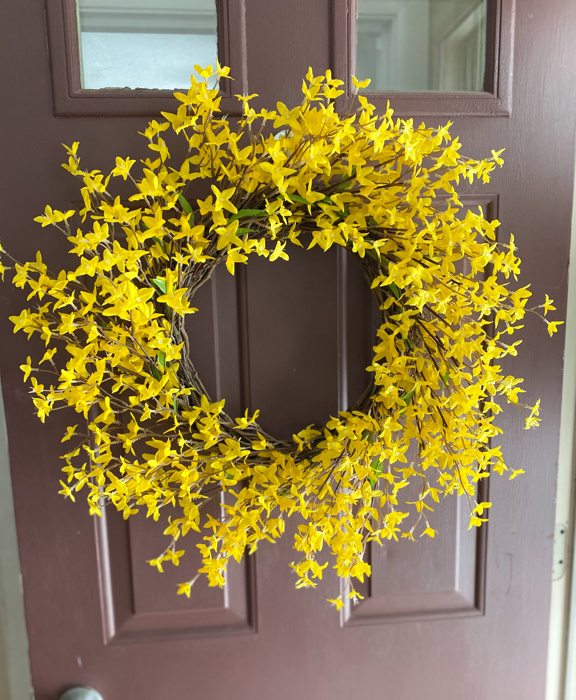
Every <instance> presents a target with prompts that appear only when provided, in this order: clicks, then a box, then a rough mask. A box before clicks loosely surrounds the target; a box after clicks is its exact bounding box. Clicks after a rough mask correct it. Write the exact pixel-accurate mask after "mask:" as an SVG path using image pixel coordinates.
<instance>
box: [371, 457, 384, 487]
mask: <svg viewBox="0 0 576 700" xmlns="http://www.w3.org/2000/svg"><path fill="white" fill-rule="evenodd" d="M370 466H371V467H372V469H374V477H370V486H374V484H375V483H376V482H377V481H378V479H379V478H380V474H382V470H383V469H384V462H383V461H380V460H379V459H378V458H376V459H373V460H372V463H371V464H370Z"/></svg>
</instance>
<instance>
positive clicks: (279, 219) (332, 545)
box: [0, 67, 559, 607]
mask: <svg viewBox="0 0 576 700" xmlns="http://www.w3.org/2000/svg"><path fill="white" fill-rule="evenodd" d="M196 68H197V70H199V71H200V75H201V76H202V80H199V81H197V80H195V79H194V78H192V81H191V88H190V90H189V91H188V92H187V93H176V94H175V97H176V99H177V100H179V102H180V103H181V105H180V106H179V108H178V109H177V111H176V112H175V113H174V114H163V116H164V117H165V121H163V122H161V123H158V122H156V121H152V122H151V123H150V124H149V126H148V128H147V129H146V131H145V132H144V135H145V136H146V138H147V139H148V140H149V148H150V150H151V151H152V157H151V158H149V159H147V160H145V161H143V171H142V174H141V175H140V176H134V175H133V174H132V172H133V166H134V165H135V160H132V159H130V158H120V157H119V158H117V159H116V167H115V168H114V169H113V170H112V172H111V173H110V175H106V176H105V175H103V174H102V173H101V172H100V171H98V170H92V171H88V170H83V169H82V168H81V167H80V158H79V156H78V153H77V148H78V144H77V143H74V144H73V146H71V147H67V148H66V150H67V153H68V156H69V159H68V162H67V163H65V164H64V166H63V167H64V168H66V170H68V171H70V173H71V174H72V175H74V176H75V177H77V178H79V179H80V181H81V182H82V188H81V194H82V198H83V201H84V207H83V208H82V209H81V210H80V211H79V212H76V211H74V210H70V211H65V212H63V211H58V210H53V209H51V208H50V207H46V210H45V213H44V214H43V215H42V216H39V217H38V218H36V221H38V222H40V223H41V224H42V226H48V225H52V226H55V227H56V228H57V229H59V230H60V231H61V232H62V233H63V234H64V235H65V236H66V238H67V240H68V242H69V245H70V250H71V253H72V254H73V255H75V256H77V258H78V260H79V262H78V265H77V267H74V266H72V269H69V270H61V271H59V272H58V273H56V274H54V273H51V272H50V271H49V270H48V269H47V267H46V265H45V264H44V262H43V261H42V256H41V254H40V253H38V254H37V257H36V260H35V261H33V262H26V263H24V264H19V263H17V262H16V261H14V266H13V269H14V271H15V274H14V278H13V283H14V284H15V285H16V286H17V287H21V288H28V289H29V290H30V293H29V295H28V299H29V300H30V299H34V300H35V301H36V302H37V304H36V306H35V308H34V309H24V310H23V311H22V313H21V314H20V315H19V316H16V317H12V320H13V322H14V324H15V331H18V330H22V331H24V332H25V333H27V334H28V337H30V336H32V335H33V334H35V333H37V334H39V335H40V337H41V338H42V340H43V341H44V342H45V344H46V352H45V353H44V355H43V357H41V358H40V361H39V362H34V363H32V360H31V358H30V357H28V359H27V361H26V362H25V363H24V364H23V365H22V370H23V371H24V378H25V380H29V381H30V382H31V393H32V396H33V402H34V405H35V407H36V410H37V413H38V416H39V417H40V419H41V420H42V421H44V419H45V417H46V416H48V414H49V413H50V412H51V410H53V409H54V408H55V407H57V406H62V405H68V406H71V407H73V408H74V409H75V411H76V412H77V413H79V414H80V415H81V416H82V417H83V418H84V419H86V421H85V422H81V421H78V423H77V424H75V425H70V426H69V427H68V429H67V432H66V435H65V436H64V438H63V441H68V440H72V441H74V443H73V446H72V448H71V450H70V451H69V452H68V453H67V454H65V455H64V456H63V459H64V460H65V463H66V466H65V467H64V472H65V474H66V477H65V481H62V482H61V484H62V487H63V488H62V491H61V493H62V494H64V495H66V496H69V497H70V498H74V494H75V493H76V492H78V491H80V490H81V489H83V488H86V489H87V490H88V503H89V506H90V512H91V513H93V514H98V515H100V514H101V508H102V506H103V505H104V504H111V505H113V506H114V507H115V508H117V509H118V510H119V511H121V512H122V513H123V514H124V516H125V517H129V516H130V515H132V514H134V513H137V512H138V510H139V509H140V508H144V509H146V512H147V515H148V516H151V517H153V518H154V519H155V520H157V519H158V518H159V516H160V511H161V510H162V509H169V508H173V507H174V506H179V508H178V509H176V508H174V509H173V511H172V516H173V517H171V518H170V519H169V526H168V528H167V529H166V530H165V534H166V535H168V536H169V537H170V542H169V545H168V547H167V548H166V550H165V551H164V552H163V553H162V554H160V555H159V556H158V557H156V558H154V559H152V560H151V562H150V563H151V564H152V565H155V566H157V567H158V568H159V569H160V570H161V569H162V564H163V563H164V562H166V561H171V562H173V563H175V564H177V563H178V560H179V558H180V557H181V556H182V555H183V554H184V551H183V550H179V549H178V540H179V538H180V537H181V536H183V535H185V534H186V533H187V532H188V531H189V530H190V529H192V530H196V531H198V532H205V533H206V532H207V534H206V536H205V537H204V538H203V542H202V543H201V544H199V545H198V547H199V548H200V551H201V553H202V567H201V568H200V569H199V573H205V574H206V575H207V577H208V580H209V582H210V584H211V585H222V584H223V583H224V576H225V571H226V566H227V563H228V561H229V559H230V557H233V558H234V559H236V560H240V559H241V558H242V556H243V555H244V553H245V551H246V550H248V551H249V552H253V551H254V550H255V549H256V547H257V546H258V543H259V542H260V541H261V540H270V541H274V540H276V539H278V538H279V537H280V536H281V535H282V533H283V532H284V527H285V519H286V517H287V516H290V515H292V514H294V513H297V514H299V515H300V516H301V519H302V524H300V525H299V527H298V530H297V534H296V537H295V545H294V546H295V549H296V550H298V552H300V554H301V559H300V560H299V561H298V562H297V563H294V564H292V567H293V569H294V571H295V572H296V575H297V584H296V585H297V586H310V585H315V581H314V579H315V578H321V577H322V571H323V569H324V568H325V567H326V566H327V564H326V563H323V564H322V563H320V562H319V561H318V557H319V555H320V554H321V552H322V551H323V550H324V549H325V548H328V549H329V550H330V551H331V552H332V554H333V555H334V556H335V558H336V561H335V568H336V571H337V573H338V575H339V576H340V577H342V578H343V579H344V580H345V581H347V582H348V587H347V588H346V587H344V589H343V590H344V593H342V594H341V595H340V596H339V597H337V598H334V599H333V601H332V602H334V603H335V604H336V605H337V606H338V607H340V606H341V605H342V603H343V597H344V596H350V597H352V598H353V599H354V600H356V599H357V597H358V594H357V593H356V592H355V590H354V588H353V586H352V583H351V579H352V578H356V579H360V580H363V577H364V576H369V575H370V566H369V564H368V563H367V562H366V561H364V558H363V555H364V552H365V549H366V545H367V543H368V542H370V541H375V542H381V541H382V540H383V539H391V538H394V539H397V538H398V536H399V535H401V536H402V537H407V538H410V539H414V537H415V535H418V536H419V535H422V534H425V535H429V536H431V537H434V534H435V531H434V530H433V528H432V526H431V524H430V523H429V520H428V513H430V512H431V511H432V510H433V506H432V504H433V503H434V502H437V501H438V500H439V497H440V495H445V494H457V495H464V496H465V497H466V498H467V499H468V500H469V502H470V512H471V520H470V524H471V526H473V525H479V524H480V523H482V522H484V521H485V520H486V518H485V517H482V516H483V515H485V510H486V509H487V508H488V507H489V506H490V503H487V502H477V500H476V489H477V482H478V481H479V480H481V479H484V478H485V477H487V476H488V475H489V473H490V471H494V472H498V473H500V474H502V473H503V472H508V473H509V475H510V478H513V477H514V476H515V475H516V474H517V473H519V472H521V471H522V470H521V469H516V470H515V471H512V470H510V469H509V467H508V466H506V464H505V462H504V460H503V457H502V454H501V451H500V448H499V447H497V446H493V445H491V442H490V441H491V438H493V437H494V436H495V435H497V434H498V433H500V432H501V431H500V429H499V428H498V427H496V425H495V424H494V418H495V416H496V415H497V414H498V413H499V412H500V411H501V404H500V403H499V402H498V399H499V397H503V399H504V400H505V401H507V402H509V403H512V404H514V405H515V406H517V407H518V408H519V410H520V411H522V412H523V413H524V415H525V419H526V427H527V428H529V427H531V426H533V425H536V424H537V423H538V411H539V402H537V403H536V404H535V405H534V406H526V405H524V404H522V403H521V402H520V399H519V397H520V394H521V392H522V390H521V388H520V384H521V382H522V380H521V379H517V378H515V377H512V376H507V375H505V374H504V373H503V370H502V368H501V367H500V365H499V364H498V362H499V361H500V360H501V359H502V358H504V357H505V356H507V355H515V354H516V347H517V345H518V343H519V341H516V342H513V341H512V339H511V336H513V334H514V332H515V331H516V329H517V328H521V327H522V326H521V325H520V323H521V321H522V318H523V317H524V315H525V313H526V311H527V310H528V309H527V308H526V304H527V301H528V298H529V297H530V292H529V291H528V289H527V288H526V287H520V288H517V289H516V291H510V289H509V288H508V286H507V283H506V282H504V281H503V279H504V280H509V279H510V278H511V277H512V278H514V279H516V276H517V274H518V272H519V262H520V261H519V259H518V257H517V256H516V254H515V250H516V249H515V246H514V242H513V239H512V238H511V240H510V242H509V243H507V244H504V243H501V242H498V241H497V240H496V228H497V226H498V222H497V221H487V220H486V219H485V218H484V215H483V212H482V211H481V210H479V211H477V212H473V211H465V210H463V208H462V204H461V203H460V201H459V199H458V195H457V194H456V191H455V185H457V184H458V182H459V180H460V179H461V178H462V179H464V180H466V181H469V182H473V181H474V180H476V179H479V180H482V181H484V182H487V181H488V180H489V175H490V172H491V171H492V170H493V168H494V167H495V166H496V165H497V164H498V165H501V164H502V160H501V158H500V153H497V152H494V151H493V152H492V157H491V158H488V159H486V160H481V161H476V160H471V159H469V158H464V157H462V156H461V155H460V143H459V141H458V139H457V138H452V137H451V136H450V133H449V126H450V125H447V126H444V127H439V128H428V127H426V126H424V125H421V126H419V127H415V126H414V124H413V122H412V120H401V119H394V118H393V112H392V109H390V108H389V109H388V110H387V111H386V114H383V115H380V116H378V115H375V114H374V107H373V106H372V105H370V104H369V103H368V102H367V100H366V98H365V97H363V96H362V95H358V96H357V98H356V100H357V102H356V105H355V108H354V110H353V111H351V112H350V113H349V114H347V115H346V116H340V115H339V114H338V113H337V111H336V109H335V106H334V100H335V99H336V98H337V97H338V96H339V95H341V94H342V90H341V89H340V86H341V85H342V82H341V81H339V80H335V79H333V78H332V77H331V74H330V73H329V72H328V73H326V75H322V76H319V77H315V76H314V75H313V74H312V71H311V70H310V71H309V73H308V75H307V77H306V80H305V81H304V84H303V93H304V99H303V101H302V103H301V104H300V105H299V106H297V107H294V108H293V109H289V108H288V107H286V106H285V105H283V104H281V103H279V104H278V106H277V110H275V111H268V110H265V109H263V110H261V111H259V112H257V111H255V110H254V109H253V108H252V107H251V106H250V100H251V98H252V97H253V96H238V99H239V100H240V101H241V102H242V103H243V117H242V118H240V119H239V120H238V121H237V123H235V122H232V121H231V120H229V119H227V118H225V117H223V116H222V115H220V114H219V102H220V98H219V96H218V89H217V87H215V86H214V78H216V79H219V80H224V79H226V77H227V75H228V69H224V68H220V67H218V68H217V69H216V70H215V71H213V70H212V68H210V67H209V68H208V69H206V70H202V69H200V68H199V67H196ZM354 82H355V85H356V87H357V88H358V87H364V86H365V85H364V84H359V83H358V82H357V81H354ZM169 129H171V130H173V131H174V132H176V134H180V135H181V137H182V138H183V139H185V141H186V142H187V146H188V152H187V155H186V157H185V158H184V159H183V160H182V161H181V162H179V163H178V164H177V165H170V153H169V151H168V146H167V144H166V141H165V140H164V138H163V137H162V134H163V132H165V131H166V130H169ZM117 177H121V178H123V179H124V180H126V179H127V178H130V180H131V181H132V182H133V184H134V187H135V190H134V192H135V193H134V194H133V195H132V196H131V197H130V198H129V202H128V201H122V200H121V199H120V197H119V196H116V197H115V196H114V195H113V194H112V193H111V191H110V190H111V186H110V182H111V178H117ZM196 180H206V181H207V182H208V183H209V185H210V188H211V194H210V195H209V196H208V197H207V198H206V199H204V200H202V199H198V200H196V201H191V200H190V201H189V199H188V198H187V188H188V186H189V185H190V183H193V182H194V181H196ZM188 197H189V195H188ZM78 219H80V220H81V222H82V223H81V225H80V226H78V225H74V226H72V225H71V221H73V220H78ZM303 241H304V242H305V243H306V245H307V246H308V247H309V248H311V247H313V246H320V247H321V248H322V249H323V250H328V249H329V248H330V247H331V246H332V245H338V246H342V247H343V248H345V249H346V250H347V251H348V252H349V253H350V255H352V256H353V257H354V258H355V259H356V260H357V261H358V263H359V264H360V265H361V267H362V269H363V272H364V275H365V277H366V279H367V282H368V284H369V285H370V287H371V290H372V294H373V297H374V299H375V301H376V305H377V308H378V313H379V328H378V331H377V334H376V336H377V337H376V339H375V344H374V355H373V359H372V363H371V365H370V366H369V367H368V371H369V373H370V377H371V379H370V382H369V386H368V387H367V389H366V391H365V393H364V395H363V396H362V397H361V399H360V400H359V401H358V402H357V403H356V404H355V405H353V406H351V407H350V408H349V410H347V411H344V412H341V413H339V414H338V415H335V416H333V417H331V418H330V420H329V421H328V422H327V423H326V425H325V426H323V427H316V426H308V427H304V428H303V429H302V430H301V431H300V432H299V433H297V434H295V435H294V436H293V439H292V440H291V441H282V440H277V439H275V438H274V437H272V436H270V435H268V434H267V433H266V432H265V431H264V430H263V429H261V428H260V427H259V425H258V423H257V417H258V411H256V412H255V413H254V414H253V415H249V414H248V412H246V413H245V414H244V415H243V416H240V417H237V418H234V417H231V416H229V415H228V414H227V413H226V410H225V403H224V400H217V401H214V400H213V399H212V398H210V397H209V396H208V395H207V393H206V390H205V389H204V387H203V385H202V381H201V379H200V377H199V376H198V374H197V373H196V371H195V369H194V366H193V364H192V362H191V360H190V356H189V352H188V351H189V344H190V343H194V338H193V337H191V338H190V340H189V339H188V335H187V331H186V328H185V318H186V316H187V315H188V314H193V313H194V312H195V311H196V309H195V308H193V307H192V302H193V299H194V295H195V293H196V291H197V290H198V289H199V288H200V286H201V285H202V284H204V283H205V282H206V281H207V280H208V279H209V278H210V276H211V274H212V273H213V271H214V269H215V268H216V267H217V266H218V265H220V264H221V263H224V264H225V265H226V267H227V269H228V271H229V272H230V273H231V274H234V270H235V266H236V265H238V264H243V263H246V262H247V260H248V257H249V256H250V255H260V256H264V257H266V258H268V259H269V260H270V261H275V260H277V259H288V251H289V249H290V246H293V245H302V244H303ZM0 268H1V266H0ZM1 269H2V271H3V268H1ZM553 308H554V307H553V306H552V302H551V300H550V299H548V297H546V300H545V303H544V304H543V305H540V306H537V307H535V308H533V309H530V310H531V311H533V312H535V313H537V314H538V315H541V313H540V311H539V310H540V309H542V310H543V313H544V314H546V312H547V311H548V310H550V309H553ZM542 318H544V316H543V315H542ZM545 320H546V319H545ZM546 323H547V325H548V331H549V332H550V334H552V333H553V332H554V331H555V330H556V328H557V326H558V323H559V322H557V321H548V320H546ZM217 398H220V397H217ZM409 448H410V453H409V452H408V450H409ZM405 487H409V488H405ZM222 492H226V494H227V497H226V499H225V504H224V505H223V506H222V517H221V518H214V517H211V516H210V515H208V514H205V511H204V507H205V504H206V503H207V502H208V501H209V500H210V499H214V498H218V499H220V498H221V494H222ZM404 494H408V495H407V496H406V495H404ZM194 580H195V579H193V580H191V581H187V582H184V583H182V584H181V585H180V588H179V592H180V593H185V594H187V595H190V589H191V586H192V584H193V583H194Z"/></svg>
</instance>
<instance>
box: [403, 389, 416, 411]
mask: <svg viewBox="0 0 576 700" xmlns="http://www.w3.org/2000/svg"><path fill="white" fill-rule="evenodd" d="M415 391H416V387H415V386H413V387H412V388H411V389H410V391H407V392H406V393H405V394H403V395H402V396H401V397H400V398H401V399H402V401H404V403H405V404H406V406H408V404H409V403H410V402H411V401H412V397H413V396H414V392H415Z"/></svg>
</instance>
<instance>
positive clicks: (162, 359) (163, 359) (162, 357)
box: [156, 352, 166, 369]
mask: <svg viewBox="0 0 576 700" xmlns="http://www.w3.org/2000/svg"><path fill="white" fill-rule="evenodd" d="M156 359H157V360H158V364H159V365H160V368H161V369H166V354H165V353H163V352H159V353H158V355H157V356H156Z"/></svg>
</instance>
